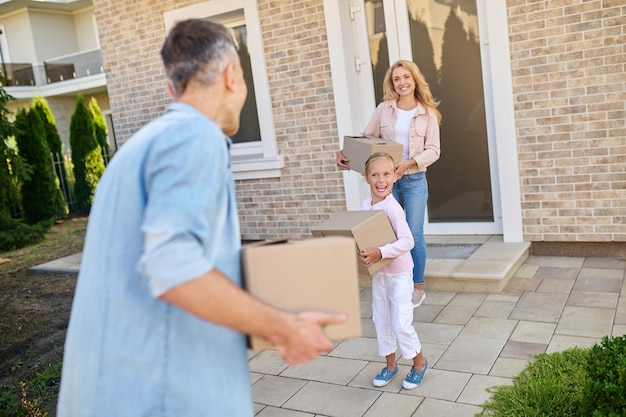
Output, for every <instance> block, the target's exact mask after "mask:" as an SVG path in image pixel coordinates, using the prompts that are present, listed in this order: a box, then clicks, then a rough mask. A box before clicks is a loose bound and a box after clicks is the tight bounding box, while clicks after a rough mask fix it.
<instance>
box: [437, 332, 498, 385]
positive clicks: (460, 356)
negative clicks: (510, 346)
mask: <svg viewBox="0 0 626 417" xmlns="http://www.w3.org/2000/svg"><path fill="white" fill-rule="evenodd" d="M505 343H506V340H503V339H489V338H484V337H467V336H458V337H457V338H456V339H454V342H452V344H451V345H450V347H449V348H448V350H446V351H445V352H444V354H443V355H442V356H441V358H440V359H439V361H438V362H437V368H438V369H445V370H449V371H458V372H467V373H477V374H483V375H487V374H488V373H489V370H490V369H491V367H492V366H493V364H494V363H495V361H496V359H497V358H498V355H499V354H500V352H501V351H502V348H503V347H504V345H505Z"/></svg>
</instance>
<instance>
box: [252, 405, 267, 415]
mask: <svg viewBox="0 0 626 417" xmlns="http://www.w3.org/2000/svg"><path fill="white" fill-rule="evenodd" d="M252 405H253V406H254V415H255V416H256V415H257V414H258V413H260V412H261V410H263V409H265V408H266V407H267V406H266V405H265V404H257V403H253V404H252Z"/></svg>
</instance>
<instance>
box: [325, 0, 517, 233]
mask: <svg viewBox="0 0 626 417" xmlns="http://www.w3.org/2000/svg"><path fill="white" fill-rule="evenodd" d="M383 1H384V2H385V5H386V6H387V5H390V7H400V6H398V2H401V3H402V5H404V0H383ZM394 1H395V5H393V4H394V3H393V2H394ZM362 3H363V2H362V0H324V10H325V17H326V27H327V35H328V39H333V41H332V42H329V53H330V62H331V71H332V74H333V80H332V81H333V90H334V97H335V107H336V114H337V128H338V134H339V138H338V140H339V143H340V144H341V145H342V146H343V136H344V135H351V134H355V133H359V132H361V131H362V129H363V128H364V126H365V124H366V123H367V121H368V119H369V116H370V114H369V113H371V111H369V112H367V113H366V114H364V113H363V112H364V110H363V105H361V106H359V105H358V103H366V101H365V100H364V99H365V97H364V96H368V94H367V92H363V91H362V90H363V88H362V87H361V84H360V82H361V81H364V80H363V79H360V78H359V77H365V76H367V75H366V74H365V73H369V71H359V72H360V73H361V74H359V73H358V72H355V70H354V69H353V68H355V67H354V65H355V64H354V63H355V62H357V60H363V59H366V60H369V52H368V53H367V55H366V56H363V53H364V52H363V51H360V50H359V49H362V48H360V47H359V36H362V35H360V34H359V33H355V32H356V30H355V29H352V28H354V27H355V26H357V27H358V25H354V24H353V20H352V18H353V17H354V18H355V19H363V20H362V21H364V19H365V18H364V17H363V16H362V14H361V15H359V13H363V10H362V6H361V5H362ZM477 3H478V9H479V10H478V13H479V19H480V22H481V24H480V27H481V33H480V36H481V48H482V49H485V52H486V53H485V54H483V55H484V57H483V61H482V65H483V66H484V68H483V71H484V73H485V74H486V75H487V76H490V77H491V85H489V86H486V87H485V94H490V95H491V97H492V100H486V102H489V101H491V102H493V103H497V105H494V106H493V108H492V109H491V111H489V110H490V109H487V110H488V111H487V113H488V114H489V116H488V120H487V124H488V129H489V128H490V129H491V130H490V131H489V135H490V137H492V138H495V139H494V143H490V144H489V149H490V151H489V152H490V164H491V165H492V169H491V174H492V177H493V180H492V183H493V186H494V187H496V186H497V187H498V189H497V190H493V191H494V195H495V193H496V192H499V194H500V199H499V202H500V205H499V207H494V216H496V219H495V220H496V221H495V223H493V224H492V223H488V224H481V223H473V224H471V223H444V224H441V223H439V224H437V227H432V226H434V224H428V223H426V224H425V233H426V234H502V236H503V239H504V241H505V242H521V241H523V235H522V212H521V197H520V187H519V172H518V169H516V168H517V166H518V160H517V143H516V137H515V120H514V112H513V110H514V106H513V103H514V102H513V90H512V79H511V65H510V60H509V59H489V57H509V56H510V52H509V43H508V27H507V19H506V5H505V4H504V3H503V2H501V1H499V0H478V1H477ZM391 5H393V6H391ZM394 15H396V14H394ZM394 19H395V17H394ZM385 20H386V21H387V22H386V23H387V27H388V29H389V27H390V26H389V23H392V25H393V26H391V27H394V26H397V30H396V31H395V33H397V35H398V36H407V39H408V38H409V37H408V36H409V26H408V21H407V22H395V23H393V22H390V21H389V17H388V16H387V13H386V14H385ZM399 20H401V19H399ZM360 26H361V27H364V26H365V25H364V24H361V25H360ZM361 39H363V38H361ZM365 39H366V38H365ZM392 54H393V55H392ZM396 54H397V55H396ZM410 56H411V52H410V51H408V54H407V51H399V50H398V51H397V52H395V51H392V50H391V47H390V61H391V62H393V61H394V60H395V59H397V57H408V58H410ZM355 74H357V76H356V77H355ZM369 77H370V78H371V74H370V75H369ZM485 80H489V78H487V77H485ZM365 85H366V84H365ZM369 85H372V84H371V80H370V84H369ZM371 108H372V109H373V106H372V107H371ZM499 167H502V168H503V169H499ZM507 167H516V168H515V169H510V168H509V169H507ZM343 175H344V187H345V192H346V203H347V207H348V210H359V209H360V207H361V201H362V200H363V198H364V196H367V195H368V194H367V193H368V192H369V190H368V188H367V187H366V186H365V183H364V181H363V179H362V176H361V175H360V174H357V173H355V172H352V171H349V172H345V171H344V174H343ZM495 200H496V199H495V198H494V201H495ZM494 225H497V226H495V227H494ZM477 230H479V232H477Z"/></svg>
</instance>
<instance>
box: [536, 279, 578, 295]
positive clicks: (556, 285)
mask: <svg viewBox="0 0 626 417" xmlns="http://www.w3.org/2000/svg"><path fill="white" fill-rule="evenodd" d="M574 282H575V280H573V279H544V280H542V281H541V284H539V287H537V290H536V291H537V292H552V293H557V294H569V292H570V291H571V290H572V287H574Z"/></svg>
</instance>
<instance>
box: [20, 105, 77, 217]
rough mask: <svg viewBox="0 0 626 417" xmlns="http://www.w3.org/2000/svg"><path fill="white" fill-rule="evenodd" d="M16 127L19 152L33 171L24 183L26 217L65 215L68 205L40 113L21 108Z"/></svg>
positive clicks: (23, 200)
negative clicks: (53, 163)
mask: <svg viewBox="0 0 626 417" xmlns="http://www.w3.org/2000/svg"><path fill="white" fill-rule="evenodd" d="M14 129H15V140H16V142H17V147H18V150H19V154H20V156H21V157H22V158H24V161H25V162H26V163H27V164H28V165H30V166H31V167H32V170H33V172H32V175H31V176H30V178H28V179H25V180H24V181H23V183H22V189H21V193H22V207H23V209H24V219H25V220H26V221H27V222H28V223H30V224H35V223H39V222H40V221H42V220H48V219H53V220H56V219H60V218H63V217H64V216H65V215H66V214H67V206H66V204H65V201H64V199H63V195H62V194H61V190H60V189H59V186H58V183H57V180H56V176H55V174H54V169H53V165H52V156H51V154H50V148H49V147H48V143H47V142H46V139H45V132H44V129H43V122H42V120H41V118H40V117H39V112H38V111H34V110H31V111H28V112H27V111H26V110H24V109H19V110H18V112H17V115H16V116H15V123H14Z"/></svg>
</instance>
